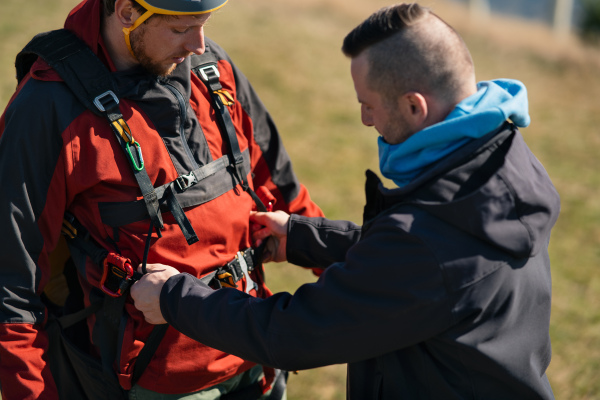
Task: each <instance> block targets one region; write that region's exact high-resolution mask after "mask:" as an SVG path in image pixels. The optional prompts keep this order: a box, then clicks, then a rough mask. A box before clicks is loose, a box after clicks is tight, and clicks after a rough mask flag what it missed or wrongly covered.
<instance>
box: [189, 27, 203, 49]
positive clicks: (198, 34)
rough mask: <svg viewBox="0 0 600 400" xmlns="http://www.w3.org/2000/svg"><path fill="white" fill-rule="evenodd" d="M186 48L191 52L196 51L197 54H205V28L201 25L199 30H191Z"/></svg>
mask: <svg viewBox="0 0 600 400" xmlns="http://www.w3.org/2000/svg"><path fill="white" fill-rule="evenodd" d="M186 39H187V40H186V42H185V45H184V47H185V49H186V50H187V51H189V52H190V53H194V54H197V55H201V54H204V52H205V51H206V44H205V42H204V28H203V27H200V29H198V30H197V31H196V30H194V31H192V32H190V35H189V37H188V38H186Z"/></svg>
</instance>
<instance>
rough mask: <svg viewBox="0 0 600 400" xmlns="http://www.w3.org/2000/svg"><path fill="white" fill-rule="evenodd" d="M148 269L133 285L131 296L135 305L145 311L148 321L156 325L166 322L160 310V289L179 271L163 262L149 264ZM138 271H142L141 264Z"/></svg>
mask: <svg viewBox="0 0 600 400" xmlns="http://www.w3.org/2000/svg"><path fill="white" fill-rule="evenodd" d="M146 270H147V271H148V273H147V274H146V275H144V276H142V278H141V279H140V280H139V281H137V282H136V283H134V284H133V286H132V287H131V297H132V298H133V301H134V304H135V307H136V308H137V309H138V310H140V311H141V312H143V313H144V318H146V321H148V322H149V323H151V324H154V325H159V324H166V323H167V321H165V319H164V318H163V316H162V312H161V311H160V291H161V290H162V288H163V285H164V284H165V282H166V281H167V280H168V279H169V278H170V277H172V276H173V275H177V274H179V271H177V270H176V269H175V268H173V267H169V266H168V265H163V264H147V265H146ZM138 271H139V272H142V266H141V265H140V266H139V267H138Z"/></svg>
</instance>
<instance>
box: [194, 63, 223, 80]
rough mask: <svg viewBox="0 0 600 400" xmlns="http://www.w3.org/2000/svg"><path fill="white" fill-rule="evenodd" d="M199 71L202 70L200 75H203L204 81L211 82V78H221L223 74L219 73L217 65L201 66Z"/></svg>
mask: <svg viewBox="0 0 600 400" xmlns="http://www.w3.org/2000/svg"><path fill="white" fill-rule="evenodd" d="M198 71H199V72H200V75H201V76H202V79H204V81H206V82H209V81H210V79H211V78H214V77H216V78H220V77H221V74H220V73H219V69H218V68H217V66H216V65H207V66H205V67H202V68H199V69H198ZM209 73H210V74H211V76H210V77H209V76H208V74H209Z"/></svg>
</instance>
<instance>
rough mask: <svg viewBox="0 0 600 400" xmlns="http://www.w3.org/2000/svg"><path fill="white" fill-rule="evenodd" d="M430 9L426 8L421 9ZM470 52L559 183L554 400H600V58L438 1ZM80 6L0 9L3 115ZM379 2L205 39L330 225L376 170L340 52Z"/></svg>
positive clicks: (322, 374)
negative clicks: (512, 83) (252, 95)
mask: <svg viewBox="0 0 600 400" xmlns="http://www.w3.org/2000/svg"><path fill="white" fill-rule="evenodd" d="M425 3H427V2H425ZM429 3H431V4H432V6H433V8H434V10H436V11H437V12H438V14H439V15H441V16H442V17H443V18H445V19H447V20H448V21H449V22H450V23H451V24H452V25H454V26H455V27H456V28H457V30H458V31H459V32H461V33H462V34H463V36H464V38H465V41H466V42H467V44H468V45H469V47H470V48H471V50H472V53H473V57H474V60H475V63H476V67H477V74H478V79H479V80H487V79H495V78H514V79H519V80H521V81H523V82H524V83H525V84H526V86H527V88H528V90H529V95H530V113H531V117H532V124H531V126H530V127H529V128H526V129H523V134H524V137H525V140H526V141H527V143H528V144H529V146H530V147H531V148H532V149H533V151H534V152H535V154H536V155H537V157H538V158H539V159H540V160H541V161H542V163H543V164H544V166H545V168H546V169H547V170H548V172H549V174H550V176H551V177H552V178H553V180H554V182H555V184H556V186H557V188H558V191H559V193H560V195H561V199H562V211H561V216H560V218H559V221H558V223H557V226H556V228H555V230H554V232H553V237H552V242H551V247H550V252H551V259H552V263H553V264H552V268H553V281H554V284H553V311H552V321H551V331H550V334H551V337H552V342H553V354H554V356H553V360H552V363H551V365H550V369H549V372H548V374H549V378H550V381H551V383H552V386H553V389H554V391H555V394H556V397H557V398H559V399H570V400H584V399H596V398H600V380H598V379H597V377H598V376H600V361H599V360H600V312H599V311H598V306H597V305H598V304H599V303H600V272H599V268H598V266H599V265H600V200H599V199H600V174H599V173H598V170H599V167H600V162H599V161H598V160H599V156H598V155H599V154H600V134H599V132H598V129H599V128H598V127H599V126H600V110H599V108H600V107H599V106H598V99H599V98H600V75H599V74H598V72H597V71H598V70H599V68H598V67H599V66H600V62H598V59H599V57H598V51H597V50H596V49H593V48H585V47H584V46H582V45H580V44H579V43H576V42H572V43H570V44H569V45H568V46H560V45H559V44H557V43H556V41H555V39H554V38H553V37H552V35H551V33H550V32H549V31H548V30H547V29H545V28H544V27H540V26H535V25H534V24H532V23H522V22H519V21H514V20H507V19H499V18H493V19H491V20H489V21H487V22H485V23H474V22H473V21H471V20H469V19H468V18H467V15H468V13H466V12H465V10H464V9H462V8H460V6H458V5H456V4H455V3H447V2H445V1H443V0H439V1H436V2H433V1H430V2H429ZM76 4H77V2H76V1H75V0H69V1H67V0H53V1H47V0H30V1H26V2H24V1H22V0H2V12H1V13H0V35H2V39H3V40H2V41H0V55H1V58H0V74H1V75H0V76H2V78H1V79H0V104H1V105H5V104H6V103H7V102H8V100H9V98H10V96H11V95H12V92H13V91H14V87H15V84H16V82H15V80H14V66H13V62H14V56H15V54H16V53H17V51H18V50H19V49H20V48H22V47H23V46H24V45H25V44H26V43H27V41H28V40H29V39H30V38H31V37H32V36H33V35H34V34H35V33H38V32H40V31H44V30H49V29H56V28H60V27H61V26H62V24H63V21H64V17H65V16H66V14H67V12H68V11H69V10H70V9H71V8H72V7H74V6H75V5H76ZM387 4H390V3H387V2H383V1H381V0H375V1H370V2H364V1H359V0H344V1H342V0H318V1H317V0H305V1H302V2H295V1H276V2H274V1H272V0H252V1H237V2H233V1H232V2H230V4H228V5H227V6H226V7H224V8H223V9H221V10H220V11H219V12H217V13H216V15H214V17H213V19H212V20H211V21H210V24H209V26H208V27H207V29H206V31H207V34H208V35H209V36H210V37H212V38H213V39H215V40H217V42H219V43H220V44H221V45H222V46H223V47H224V48H225V49H227V50H228V51H229V53H230V55H231V56H232V58H233V59H234V61H235V62H236V63H237V64H238V66H240V67H241V69H242V70H243V71H244V73H245V74H246V75H247V76H248V77H249V78H250V81H251V82H252V83H253V85H254V86H255V88H256V89H257V91H258V93H259V94H260V96H261V97H262V99H263V101H264V102H265V104H266V105H267V107H268V108H269V110H270V112H271V113H272V115H273V117H274V119H275V121H276V122H277V124H278V127H279V129H280V131H281V135H282V137H283V140H284V143H285V144H286V147H287V149H288V152H289V153H290V156H291V158H292V160H293V161H294V166H295V170H296V173H297V174H298V176H299V177H300V180H301V181H302V182H303V183H304V184H305V185H306V186H307V187H308V188H309V190H310V192H311V195H312V197H313V198H314V199H315V200H316V201H317V203H318V204H320V205H321V207H322V208H323V210H324V211H325V212H326V214H327V216H329V217H330V218H333V219H350V220H352V221H355V222H360V221H361V215H362V206H363V202H364V195H363V182H364V171H365V169H367V168H370V169H373V170H375V171H378V160H377V145H376V137H377V135H376V133H375V131H374V130H372V129H368V128H366V127H363V126H362V125H361V123H360V115H359V106H358V103H357V101H356V95H355V93H354V90H353V86H352V81H351V79H350V74H349V61H348V60H347V59H346V58H345V57H344V56H343V55H342V53H341V51H340V47H341V44H342V40H343V38H344V36H345V35H346V33H347V32H348V31H349V30H350V29H352V28H353V27H354V26H355V25H356V24H358V23H359V22H361V21H362V20H363V19H364V18H365V17H367V16H368V15H369V14H370V13H371V12H373V11H375V10H376V9H377V8H379V7H380V6H383V5H387ZM267 272H268V282H269V284H270V286H271V287H272V288H273V289H275V290H286V291H290V292H293V291H295V290H296V288H297V287H298V286H299V285H301V284H303V283H305V282H311V281H314V280H315V277H314V276H313V275H312V274H311V273H310V272H309V271H306V270H302V269H300V268H296V267H293V266H290V265H288V264H278V265H270V266H268V271H267ZM344 393H345V368H344V366H332V367H326V368H319V369H315V370H310V371H301V372H300V373H299V374H298V375H292V376H291V378H290V385H289V395H288V399H290V400H296V399H303V400H308V399H319V400H331V399H343V398H345V395H344Z"/></svg>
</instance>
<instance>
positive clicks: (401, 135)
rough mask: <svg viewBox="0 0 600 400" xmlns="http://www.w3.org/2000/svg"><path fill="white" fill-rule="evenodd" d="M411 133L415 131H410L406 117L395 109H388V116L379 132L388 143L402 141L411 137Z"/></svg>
mask: <svg viewBox="0 0 600 400" xmlns="http://www.w3.org/2000/svg"><path fill="white" fill-rule="evenodd" d="M413 133H415V132H411V131H410V129H409V128H408V123H407V121H406V118H404V116H403V115H402V114H401V113H400V111H398V110H397V109H390V118H389V120H388V121H387V124H385V126H384V127H383V128H382V129H381V132H379V134H380V135H381V136H382V137H383V139H384V140H385V141H386V142H387V143H389V144H398V143H402V142H404V141H405V140H406V139H408V138H409V137H411V136H412V135H413Z"/></svg>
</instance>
